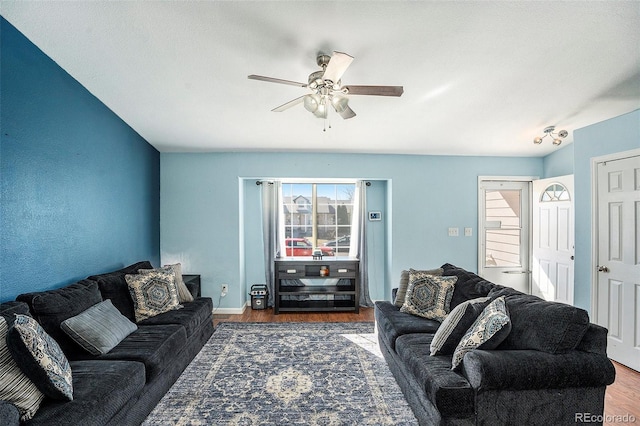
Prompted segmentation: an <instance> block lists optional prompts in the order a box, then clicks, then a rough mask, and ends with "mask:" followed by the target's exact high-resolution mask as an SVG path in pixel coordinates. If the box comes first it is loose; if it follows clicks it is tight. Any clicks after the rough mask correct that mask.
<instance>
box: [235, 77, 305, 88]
mask: <svg viewBox="0 0 640 426" xmlns="http://www.w3.org/2000/svg"><path fill="white" fill-rule="evenodd" d="M247 78H248V79H249V80H260V81H267V82H269V83H280V84H289V85H291V86H298V87H307V85H306V83H299V82H297V81H291V80H283V79H281V78H273V77H265V76H263V75H255V74H251V75H249V76H247Z"/></svg>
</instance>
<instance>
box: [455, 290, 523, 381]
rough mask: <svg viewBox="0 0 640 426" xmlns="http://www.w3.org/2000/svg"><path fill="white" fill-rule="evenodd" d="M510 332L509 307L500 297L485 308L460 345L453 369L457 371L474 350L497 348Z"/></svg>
mask: <svg viewBox="0 0 640 426" xmlns="http://www.w3.org/2000/svg"><path fill="white" fill-rule="evenodd" d="M510 331H511V320H510V319H509V311H508V310H507V305H506V304H505V303H504V296H502V297H498V298H497V299H495V300H494V301H493V302H491V303H489V305H487V307H486V308H484V310H483V311H482V313H481V314H480V316H479V317H478V318H477V319H476V320H475V321H474V323H473V325H472V326H471V327H470V328H469V330H467V332H466V334H465V335H464V336H463V337H462V339H461V340H460V343H458V346H457V347H456V350H455V352H454V353H453V359H452V360H451V369H452V370H455V369H457V368H458V367H459V366H460V364H461V363H462V359H463V358H464V356H465V354H466V353H467V352H469V351H471V350H473V349H487V350H491V349H495V348H497V347H498V345H499V344H500V343H502V341H503V340H504V339H506V337H507V335H508V334H509V332H510Z"/></svg>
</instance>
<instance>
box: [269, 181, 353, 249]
mask: <svg viewBox="0 0 640 426" xmlns="http://www.w3.org/2000/svg"><path fill="white" fill-rule="evenodd" d="M355 190H356V187H355V184H354V183H283V184H282V203H283V213H284V220H282V221H281V223H283V224H284V234H285V246H286V256H311V255H312V253H313V249H314V248H318V249H320V250H321V251H322V254H323V256H348V255H349V246H350V244H351V225H352V224H351V218H352V212H353V200H354V194H355Z"/></svg>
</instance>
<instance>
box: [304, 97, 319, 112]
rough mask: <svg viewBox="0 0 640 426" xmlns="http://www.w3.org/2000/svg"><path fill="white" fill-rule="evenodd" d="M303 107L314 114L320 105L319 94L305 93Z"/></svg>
mask: <svg viewBox="0 0 640 426" xmlns="http://www.w3.org/2000/svg"><path fill="white" fill-rule="evenodd" d="M303 103H304V109H306V110H307V111H309V112H312V113H314V114H315V112H316V111H317V110H318V106H319V105H320V96H319V95H307V96H305V97H304V102H303Z"/></svg>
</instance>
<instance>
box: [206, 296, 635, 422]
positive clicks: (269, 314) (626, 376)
mask: <svg viewBox="0 0 640 426" xmlns="http://www.w3.org/2000/svg"><path fill="white" fill-rule="evenodd" d="M358 321H369V322H373V321H374V317H373V308H360V313H359V314H355V313H351V312H285V313H281V314H279V315H274V314H273V309H264V310H253V309H249V308H247V309H246V310H245V311H244V313H243V314H241V315H225V314H219V315H214V316H213V325H214V326H216V325H218V324H219V323H220V322H358ZM613 364H614V366H615V368H616V381H615V382H614V383H613V384H612V385H611V386H609V387H607V393H606V394H605V400H604V413H605V419H604V420H605V421H604V424H605V425H609V426H613V425H620V424H637V425H640V404H639V403H638V401H640V372H637V371H634V370H632V369H630V368H627V367H625V366H623V365H621V364H618V363H616V362H614V363H613ZM625 416H626V417H625Z"/></svg>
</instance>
